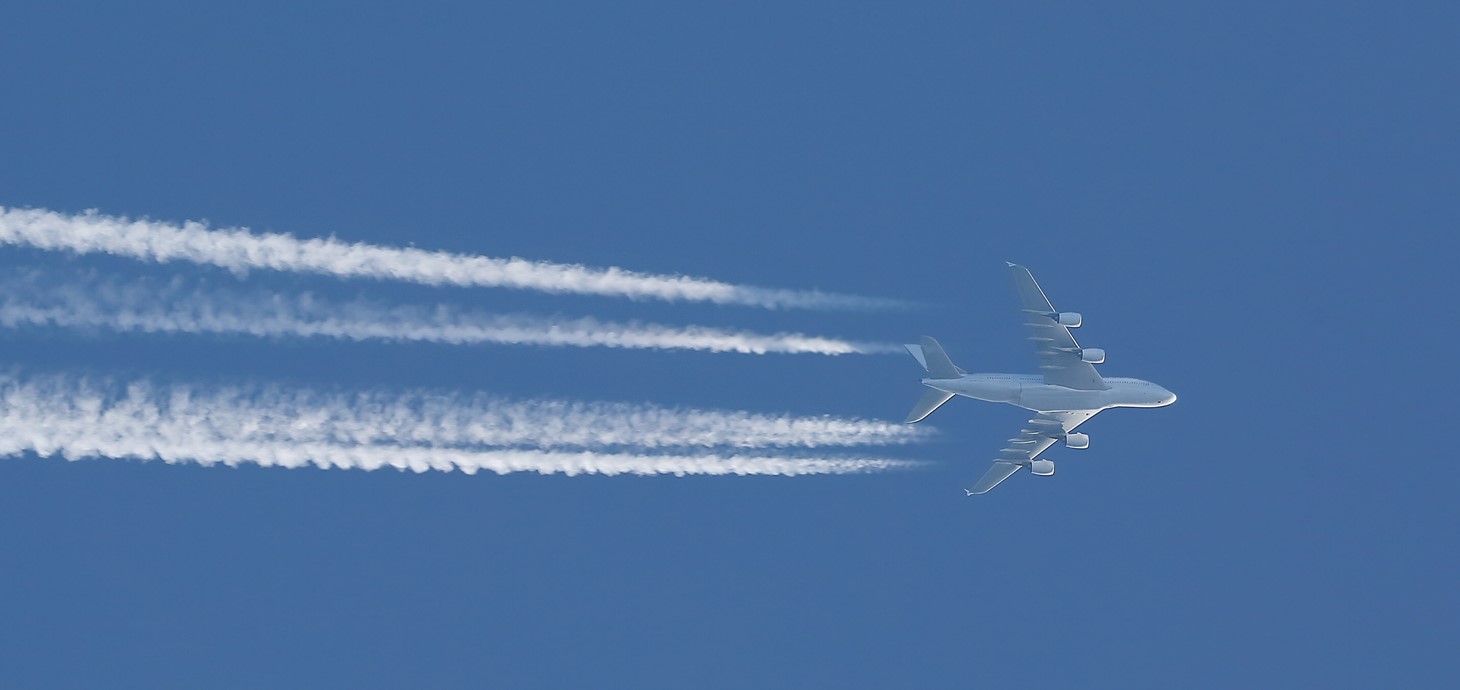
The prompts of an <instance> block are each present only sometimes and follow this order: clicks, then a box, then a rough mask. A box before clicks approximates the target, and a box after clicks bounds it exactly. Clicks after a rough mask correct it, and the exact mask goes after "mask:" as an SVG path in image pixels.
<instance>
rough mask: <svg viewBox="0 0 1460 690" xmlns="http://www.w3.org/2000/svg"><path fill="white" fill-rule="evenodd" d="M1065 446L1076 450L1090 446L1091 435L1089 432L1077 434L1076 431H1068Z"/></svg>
mask: <svg viewBox="0 0 1460 690" xmlns="http://www.w3.org/2000/svg"><path fill="white" fill-rule="evenodd" d="M1065 447H1066V448H1073V449H1075V450H1082V449H1085V448H1089V447H1090V435H1089V434H1076V433H1068V434H1065Z"/></svg>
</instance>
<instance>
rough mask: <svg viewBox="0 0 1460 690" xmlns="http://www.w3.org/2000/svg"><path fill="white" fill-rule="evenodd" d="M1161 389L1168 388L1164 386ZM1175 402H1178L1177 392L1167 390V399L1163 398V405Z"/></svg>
mask: <svg viewBox="0 0 1460 690" xmlns="http://www.w3.org/2000/svg"><path fill="white" fill-rule="evenodd" d="M1161 390H1163V391H1165V390H1166V389H1165V388H1162V389H1161ZM1174 402H1176V394H1175V393H1172V392H1171V391H1166V399H1165V400H1163V401H1162V402H1161V404H1163V405H1170V404H1171V403H1174Z"/></svg>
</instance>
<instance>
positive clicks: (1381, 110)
mask: <svg viewBox="0 0 1460 690" xmlns="http://www.w3.org/2000/svg"><path fill="white" fill-rule="evenodd" d="M1457 19H1460V17H1457V13H1456V11H1455V9H1454V8H1453V7H1452V6H1450V5H1448V4H1442V3H1434V4H1424V3H1416V4H1411V5H1408V6H1406V7H1404V8H1392V7H1382V6H1380V5H1378V4H1373V5H1365V4H1360V3H1337V4H1335V3H1321V4H1318V3H1315V4H1306V3H1295V4H1290V5H1286V6H1282V7H1274V6H1271V5H1270V4H1267V3H1253V4H1233V3H1220V4H1210V5H1203V6H1194V5H1188V4H1186V3H1180V4H1178V3H1149V4H1134V3H1132V4H1121V5H1117V6H1110V7H1100V8H1093V7H1089V6H1086V5H1084V4H1067V5H1040V6H1037V7H1031V6H1028V4H1027V3H1007V4H1002V5H971V4H926V5H915V6H914V5H909V6H891V5H886V6H878V5H870V4H854V5H849V4H826V3H813V4H800V3H766V4H756V3H734V4H730V5H723V6H702V5H696V6H693V7H690V6H685V5H681V4H673V3H668V4H653V3H646V4H638V3H618V4H613V5H612V6H608V5H605V4H601V3H583V4H579V3H552V4H548V3H518V4H511V5H507V4H503V5H495V6H492V7H490V8H480V7H475V6H472V5H469V4H459V5H452V4H443V5H437V4H431V5H427V6H413V7H411V8H408V9H407V8H396V7H387V6H357V5H356V4H354V3H336V4H330V3H313V4H310V5H308V6H307V7H306V6H302V5H300V4H295V3H288V4H284V3H280V4H273V3H255V4H249V5H247V6H239V7H236V8H222V7H221V6H220V7H200V6H197V5H196V4H193V3H177V4H166V3H147V4H143V5H141V6H127V7H123V6H121V5H114V4H97V5H95V6H93V5H91V4H88V3H73V4H67V5H64V6H60V5H51V4H47V5H45V6H41V5H40V4H36V5H34V6H19V7H7V8H6V9H5V10H3V12H0V84H3V94H4V99H3V102H4V107H3V108H0V205H4V206H7V207H37V208H45V209H52V210H56V211H61V212H66V213H74V212H79V211H82V210H84V209H88V208H97V209H100V210H101V211H103V212H105V213H112V214H123V215H129V216H150V217H152V218H155V219H159V220H165V221H170V222H180V221H184V220H189V219H207V220H209V221H210V222H211V223H213V224H214V225H215V226H231V225H246V226H249V227H252V228H254V229H256V230H259V231H278V232H291V233H294V234H296V235H299V236H323V235H330V234H333V235H335V236H337V237H338V238H340V239H342V240H348V241H358V242H369V243H375V244H382V245H391V246H405V245H408V244H413V245H414V246H416V247H420V248H427V249H439V250H445V251H451V252H459V253H465V254H483V255H490V256H522V257H527V258H532V259H542V260H550V261H560V262H572V263H582V264H586V265H590V266H605V267H606V266H620V267H624V268H628V269H633V270H638V271H645V272H652V273H682V274H687V275H692V276H705V277H709V278H713V279H717V280H723V281H728V282H732V283H745V284H755V285H765V286H771V287H784V288H794V289H811V288H817V289H822V290H829V291H835V292H844V293H852V294H861V295H870V296H876V297H887V298H896V299H904V300H914V301H919V302H922V303H924V304H925V305H926V306H925V307H923V308H919V309H912V310H906V311H891V312H865V313H859V312H832V311H827V312H818V311H800V310H798V311H773V310H761V309H755V308H748V307H730V306H712V305H703V304H669V303H651V302H636V301H631V300H623V299H612V298H605V297H590V296H576V297H575V296H555V295H543V294H537V293H531V292H525V291H514V290H500V289H480V288H436V287H427V286H420V285H410V284H405V283H392V282H383V281H370V280H343V281H342V280H334V279H330V278H327V277H322V276H309V275H295V274H285V273H270V272H254V273H251V274H250V275H249V276H248V277H247V278H245V279H243V280H240V279H238V278H236V277H235V276H233V275H232V274H230V273H228V272H226V271H223V270H219V269H215V268H208V267H200V266H190V265H183V264H175V265H167V266H156V265H147V264H143V263H140V262H136V261H132V260H129V259H124V258H117V257H72V256H67V255H62V254H55V253H48V252H42V251H39V250H35V249H24V248H15V247H6V248H4V249H0V264H3V266H4V268H5V269H7V270H11V271H18V270H29V269H36V268H43V269H47V270H54V271H55V272H56V273H55V275H66V274H67V273H66V272H67V271H94V272H97V273H99V274H104V275H115V276H122V277H126V278H134V277H142V276H147V277H154V278H164V279H166V278H171V277H174V276H179V277H181V278H183V279H186V280H194V281H206V282H207V283H208V284H210V285H217V286H225V287H239V288H259V289H267V290H274V291H278V292H281V293H288V294H297V293H300V292H305V291H308V292H311V293H313V294H317V295H322V296H327V297H330V298H337V299H342V300H343V299H355V298H362V299H371V300H381V301H386V302H390V303H396V304H425V305H432V304H436V303H450V304H454V305H459V306H462V307H470V308H479V309H485V310H496V311H510V312H520V313H534V314H545V315H564V316H575V317H576V316H585V315H592V316H595V317H597V318H601V319H605V320H615V321H628V320H642V321H652V322H659V323H669V324H679V325H684V324H702V325H709V326H717V327H724V328H735V329H746V330H753V331H757V332H774V331H796V332H803V333H810V334H817V335H828V336H836V337H844V338H848V339H855V340H866V341H876V342H883V341H892V342H900V341H904V340H908V339H912V338H915V337H916V336H918V335H922V334H924V333H926V334H929V335H934V336H936V337H938V338H939V339H940V340H942V342H943V343H944V344H945V345H946V347H947V348H948V350H949V352H950V354H951V355H952V357H953V359H954V361H955V362H957V363H958V364H960V365H961V366H963V367H964V368H966V369H970V370H975V371H1032V370H1033V368H1034V362H1033V357H1032V355H1031V353H1030V352H1029V351H1028V349H1027V346H1026V343H1025V342H1024V341H1023V334H1022V333H1021V332H1020V330H1019V328H1020V327H1019V323H1020V321H1019V317H1018V315H1017V313H1016V312H1015V307H1014V295H1013V289H1012V287H1011V285H1010V284H1009V279H1008V276H1007V274H1006V271H1005V269H1004V267H1003V263H1002V262H1003V261H1005V260H1012V261H1018V262H1021V263H1023V264H1026V265H1028V266H1029V267H1030V268H1031V269H1032V270H1033V271H1034V274H1035V275H1036V276H1037V277H1038V278H1039V279H1040V281H1041V283H1042V284H1043V286H1044V288H1045V290H1046V291H1047V292H1048V293H1049V295H1050V297H1051V299H1052V300H1053V301H1054V303H1055V304H1056V306H1059V307H1061V308H1064V309H1070V310H1077V311H1080V312H1083V313H1084V314H1085V319H1086V325H1085V327H1083V328H1082V329H1081V331H1080V338H1081V342H1082V343H1084V344H1086V345H1090V346H1095V347H1104V348H1105V349H1106V350H1107V351H1108V352H1109V363H1108V364H1106V365H1103V367H1102V371H1104V372H1105V373H1106V374H1108V375H1130V376H1137V377H1140V378H1145V379H1149V380H1152V381H1155V382H1158V383H1160V384H1162V385H1164V386H1166V387H1167V388H1169V389H1171V390H1172V391H1174V392H1176V393H1177V394H1178V395H1179V396H1180V401H1179V402H1178V403H1177V404H1175V405H1173V406H1171V407H1168V408H1164V409H1159V410H1124V411H1114V412H1111V413H1107V414H1104V415H1101V416H1100V417H1098V418H1097V419H1095V420H1094V421H1092V422H1091V423H1090V424H1088V425H1087V426H1086V427H1084V428H1082V431H1087V432H1088V433H1089V434H1090V435H1091V437H1092V446H1091V448H1090V449H1089V450H1086V451H1079V452H1075V451H1067V450H1060V449H1055V450H1054V451H1052V452H1051V456H1050V457H1052V458H1053V459H1055V460H1056V461H1057V462H1059V463H1060V465H1059V466H1060V471H1059V474H1058V475H1057V476H1056V477H1054V478H1052V479H1039V478H1033V477H1030V476H1028V475H1027V474H1021V475H1017V476H1015V477H1014V478H1013V479H1011V480H1010V481H1009V482H1007V483H1006V484H1004V485H1002V486H1000V487H999V488H998V489H997V490H996V491H994V492H993V493H990V494H988V495H986V496H983V497H980V498H978V499H968V498H965V497H964V496H963V492H962V490H961V489H962V487H963V486H965V485H967V484H968V483H969V482H971V481H973V480H974V479H976V478H977V476H978V475H979V474H980V473H982V472H983V470H984V468H985V466H986V462H987V459H988V458H989V457H990V456H991V454H992V453H993V452H994V451H995V450H996V449H997V448H998V447H999V446H1000V444H1001V442H1002V441H1003V440H1004V439H1006V438H1008V437H1009V436H1010V435H1012V434H1013V433H1014V432H1015V431H1016V430H1017V429H1018V428H1019V424H1020V423H1021V422H1022V421H1023V420H1024V415H1023V413H1021V412H1020V411H1019V410H1016V409H1014V408H1010V407H999V406H993V405H987V404H980V403H976V402H974V401H969V400H955V401H953V402H950V403H949V405H948V406H947V407H946V408H944V409H942V410H940V411H939V412H938V413H936V414H935V415H934V416H933V417H931V418H930V419H929V421H928V423H929V424H932V425H934V426H936V427H937V428H938V429H940V430H941V432H942V433H941V434H940V436H939V438H938V439H937V440H935V441H933V442H930V443H927V444H923V445H920V446H916V447H911V448H899V449H892V450H890V451H889V452H890V453H893V454H896V455H897V456H898V457H906V458H912V459H919V460H926V461H928V462H929V464H928V465H927V466H926V467H924V468H922V469H918V470H911V471H900V472H890V473H879V474H866V475H847V476H818V477H699V476H690V477H672V476H671V477H604V476H575V477H565V476H561V475H556V476H538V475H535V474H512V475H506V476H496V475H490V474H478V475H475V476H466V475H463V474H460V473H427V474H414V473H399V472H394V471H378V472H359V471H340V470H329V471H323V470H312V469H311V470H285V469H278V468H258V467H249V466H245V467H241V468H237V469H225V468H216V467H212V468H210V467H199V466H195V465H165V464H162V463H158V462H151V463H139V462H135V461H117V460H102V459H97V460H87V461H83V462H75V463H68V462H65V461H64V460H61V459H59V458H46V459H42V458H39V457H37V456H35V455H34V454H22V455H18V456H13V457H9V458H6V459H4V460H3V461H0V552H3V553H4V554H5V558H4V560H3V565H0V591H4V592H5V596H4V598H3V599H4V602H5V603H4V604H3V608H0V684H3V685H5V686H7V687H96V686H107V687H200V686H201V687H220V688H225V687H260V686H267V687H319V686H331V687H334V686H349V687H401V686H406V685H409V686H426V687H463V686H464V687H480V686H494V687H566V686H577V685H585V684H587V685H592V686H595V687H635V688H642V687H833V686H835V687H889V686H905V687H927V686H934V687H940V686H941V687H946V686H960V685H974V686H980V687H982V686H993V687H1006V686H1015V687H1072V686H1085V687H1088V686H1094V687H1122V688H1124V687H1172V686H1184V687H1233V686H1269V687H1292V686H1297V685H1301V686H1324V687H1375V686H1394V685H1418V686H1428V687H1439V686H1447V685H1452V684H1454V683H1455V682H1456V680H1457V677H1460V673H1457V669H1456V666H1455V662H1454V659H1453V655H1452V654H1451V653H1450V650H1451V649H1452V648H1453V647H1454V646H1455V645H1456V643H1457V641H1460V640H1457V635H1456V621H1457V614H1460V611H1457V608H1460V606H1457V604H1460V602H1457V597H1456V595H1455V593H1454V590H1453V584H1454V581H1455V579H1456V575H1457V572H1456V570H1457V568H1456V560H1455V557H1454V551H1455V546H1456V527H1455V516H1456V512H1455V508H1454V503H1453V496H1454V494H1455V489H1456V486H1457V480H1460V468H1457V465H1456V463H1454V462H1452V461H1451V460H1452V457H1451V456H1453V452H1452V451H1450V450H1448V449H1447V446H1448V445H1449V443H1448V441H1447V437H1448V436H1449V434H1450V426H1451V425H1450V422H1449V417H1450V416H1452V413H1453V407H1454V404H1453V401H1451V402H1446V401H1447V400H1451V398H1450V397H1449V395H1448V392H1449V389H1450V388H1451V387H1452V384H1453V382H1454V381H1455V380H1456V376H1457V373H1460V372H1457V371H1456V369H1457V367H1456V366H1455V364H1454V362H1455V359H1454V355H1453V353H1452V352H1451V350H1452V349H1453V347H1452V343H1451V338H1450V334H1451V332H1452V331H1453V330H1454V329H1452V328H1451V327H1450V326H1448V325H1447V321H1448V320H1449V319H1450V314H1449V311H1450V306H1449V304H1450V303H1451V302H1452V301H1453V300H1454V298H1455V297H1456V290H1455V279H1454V277H1453V275H1454V274H1453V261H1454V256H1455V255H1456V250H1457V249H1460V246H1457V245H1460V242H1457V240H1456V239H1455V234H1454V233H1455V229H1456V227H1457V221H1460V210H1457V207H1456V202H1455V200H1454V198H1453V197H1454V190H1455V189H1456V183H1457V182H1460V168H1457V163H1456V161H1457V160H1460V145H1457V139H1456V137H1455V134H1454V123H1455V122H1457V121H1460V97H1457V95H1456V93H1455V89H1454V88H1453V85H1454V84H1455V83H1456V82H1457V77H1460V74H1457V72H1460V61H1457V59H1456V57H1455V51H1454V35H1453V34H1454V31H1453V27H1454V26H1455V25H1456V20H1457ZM57 287H61V286H59V285H58V286H57ZM0 348H3V350H4V352H5V358H4V359H5V366H6V367H9V368H12V369H18V370H23V371H35V372H43V373H50V374H55V373H57V372H60V373H70V374H76V375H86V376H113V377H123V378H125V377H149V378H152V379H157V380H163V381H184V382H194V383H200V384H209V383H211V382H223V383H239V382H243V383H259V384H275V385H280V386H292V387H300V388H310V389H321V390H337V389H340V390H353V389H371V390H406V389H419V388H431V389H441V390H444V391H456V392H462V393H471V392H474V391H490V392H492V393H494V394H499V395H503V396H509V397H514V398H531V397H546V398H554V399H566V400H610V401H626V402H635V403H654V404H658V405H671V406H674V405H679V406H685V407H693V408H711V409H726V410H749V411H754V412H764V413H790V414H795V415H802V416H813V415H822V414H830V415H837V416H848V417H865V418H873V419H886V420H893V421H896V420H900V419H901V418H902V416H903V415H904V414H905V413H906V410H907V408H909V407H910V406H911V405H912V403H913V401H914V400H915V399H916V398H917V396H918V395H919V393H920V391H919V388H918V386H917V385H916V378H917V374H918V369H917V367H916V365H915V363H913V361H912V360H911V358H908V357H898V356H884V355H878V356H860V355H850V356H842V357H823V356H818V355H763V356H758V355H740V354H712V353H703V352H657V351H625V350H609V349H602V348H573V349H567V348H535V347H509V346H493V345H480V346H457V345H444V344H398V343H380V342H365V343H349V342H337V341H327V340H311V339H290V338H278V339H252V338H247V337H242V336H196V335H194V336H187V335H135V334H133V335H119V334H115V333H109V332H105V331H100V330H96V329H89V330H88V329H78V330H73V329H47V328H35V327H27V328H9V329H0Z"/></svg>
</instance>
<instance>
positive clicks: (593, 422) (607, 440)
mask: <svg viewBox="0 0 1460 690" xmlns="http://www.w3.org/2000/svg"><path fill="white" fill-rule="evenodd" d="M0 391H5V392H7V393H9V392H11V391H21V392H24V394H25V395H26V396H28V397H27V398H26V399H27V400H31V401H35V400H42V399H45V400H73V401H74V400H94V401H98V402H96V403H95V404H96V405H98V406H99V405H102V404H103V403H105V404H106V405H107V409H108V410H109V414H111V415H113V416H115V417H124V418H128V419H147V420H154V421H155V420H163V419H170V418H184V417H185V418H187V419H188V424H189V425H190V427H189V428H195V429H198V430H199V431H200V432H201V433H207V434H209V435H214V436H223V437H227V438H233V439H240V440H249V441H289V442H298V443H334V444H378V443H390V444H395V445H400V446H412V445H417V446H534V447H538V448H605V447H617V446H633V447H637V448H656V449H657V448H676V447H721V446H727V447H740V448H771V447H797V448H820V447H829V446H864V445H903V444H908V443H914V442H917V441H922V440H926V439H928V438H929V437H930V436H932V435H933V433H934V432H932V431H930V430H929V429H928V428H927V427H922V426H913V425H908V424H898V423H892V422H882V421H876V420H869V419H857V418H844V417H830V416H823V417H796V416H791V415H766V414H755V413H750V412H739V411H721V410H699V409H684V408H671V407H662V406H658V405H649V404H631V403H613V402H585V401H563V400H512V399H507V398H502V397H498V396H493V395H488V394H484V393H477V394H461V393H454V392H450V391H431V390H407V391H382V390H356V391H317V390H310V389H297V388H287V387H282V386H276V385H224V386H210V387H206V388H198V387H195V386H190V385H185V384H179V383H173V384H161V383H155V382H152V381H149V380H145V379H141V380H135V381H130V382H127V384H126V385H125V386H122V385H117V384H113V383H108V382H100V383H92V382H87V381H85V380H82V379H75V378H67V377H61V376H51V377H30V378H27V379H23V380H22V379H20V378H17V377H15V376H13V375H3V374H0ZM179 431H181V429H179Z"/></svg>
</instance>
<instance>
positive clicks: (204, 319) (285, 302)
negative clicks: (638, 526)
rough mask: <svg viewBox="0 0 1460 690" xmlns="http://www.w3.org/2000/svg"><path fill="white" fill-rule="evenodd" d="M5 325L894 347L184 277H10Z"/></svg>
mask: <svg viewBox="0 0 1460 690" xmlns="http://www.w3.org/2000/svg"><path fill="white" fill-rule="evenodd" d="M0 325H3V326H5V327H11V328H13V327H17V326H23V325H35V326H57V327H63V328H101V329H108V330H113V331H121V332H131V331H135V332H145V333H189V334H234V335H249V336H255V337H320V338H334V339H340V340H355V341H366V340H383V341H396V342H401V341H414V342H431V343H445V344H453V345H471V344H482V343H497V344H510V345H544V346H569V347H613V348H626V349H653V350H700V351H708V352H738V353H745V354H768V353H786V354H821V355H843V354H887V353H896V352H899V351H900V350H899V349H898V347H897V346H895V345H892V344H888V343H864V342H854V341H848V340H841V339H837V338H825V337H820V336H812V335H806V334H801V333H771V334H761V333H753V332H747V331H737V330H728V329H719V328H710V327H705V326H666V325H660V324H652V323H636V322H629V323H615V322H610V321H600V320H598V319H594V318H591V317H579V318H571V319H570V318H562V319H556V318H548V317H543V316H531V315H515V314H492V313H487V312H481V311H475V310H466V309H461V308H458V307H454V306H451V305H445V304H441V305H437V306H435V307H431V308H426V307H421V306H412V305H390V304H384V303H380V302H371V301H365V300H354V301H349V302H334V301H331V300H327V299H323V298H318V297H315V296H313V295H310V294H308V293H303V294H300V295H292V296H291V295H284V294H280V293H275V292H267V291H262V290H256V291H248V292H238V291H230V290H227V289H217V288H204V287H200V286H196V285H193V286H189V285H188V284H187V283H186V282H185V281H183V280H182V279H181V278H174V279H172V280H171V281H168V282H165V283H159V282H157V281H151V280H146V279H142V280H138V281H133V282H125V283H124V282H117V281H114V280H98V279H96V278H95V277H94V276H88V275H84V274H77V275H76V276H75V277H74V278H72V277H66V278H60V279H57V278H56V277H55V276H54V275H50V274H44V273H39V272H28V273H19V274H13V275H10V276H0Z"/></svg>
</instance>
